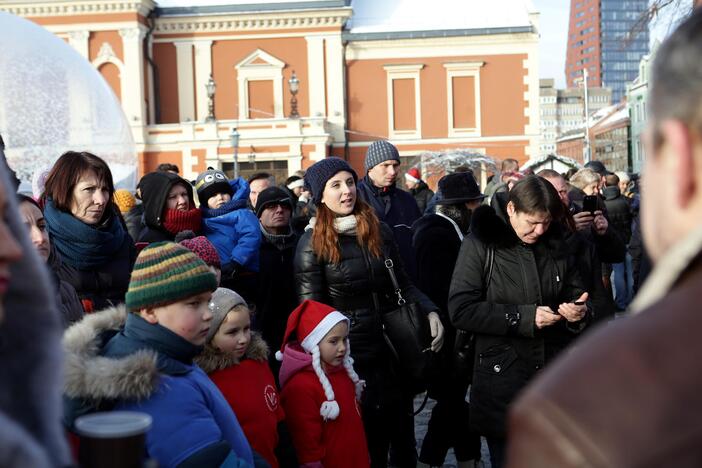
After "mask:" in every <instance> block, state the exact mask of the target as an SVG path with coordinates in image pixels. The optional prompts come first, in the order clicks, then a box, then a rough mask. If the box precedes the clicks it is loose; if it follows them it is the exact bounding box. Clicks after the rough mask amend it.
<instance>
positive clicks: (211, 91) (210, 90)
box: [205, 74, 217, 122]
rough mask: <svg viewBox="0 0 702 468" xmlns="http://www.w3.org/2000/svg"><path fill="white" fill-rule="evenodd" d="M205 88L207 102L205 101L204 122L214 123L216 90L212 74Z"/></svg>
mask: <svg viewBox="0 0 702 468" xmlns="http://www.w3.org/2000/svg"><path fill="white" fill-rule="evenodd" d="M205 88H206V89H207V99H208V101H207V118H206V119H205V122H214V120H215V116H214V95H215V90H216V89H217V85H216V84H215V81H214V79H213V78H212V74H210V79H209V80H208V81H207V84H206V85H205Z"/></svg>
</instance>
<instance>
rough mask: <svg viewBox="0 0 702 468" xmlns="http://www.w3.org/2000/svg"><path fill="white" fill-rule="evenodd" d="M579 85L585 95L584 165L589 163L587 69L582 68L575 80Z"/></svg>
mask: <svg viewBox="0 0 702 468" xmlns="http://www.w3.org/2000/svg"><path fill="white" fill-rule="evenodd" d="M575 81H576V83H577V84H578V85H579V84H580V83H581V82H582V84H583V90H584V95H585V106H584V108H585V148H583V149H584V150H585V154H584V155H583V160H584V161H585V164H587V163H589V162H590V154H591V153H590V102H589V99H588V89H587V68H583V77H582V78H578V79H577V80H575Z"/></svg>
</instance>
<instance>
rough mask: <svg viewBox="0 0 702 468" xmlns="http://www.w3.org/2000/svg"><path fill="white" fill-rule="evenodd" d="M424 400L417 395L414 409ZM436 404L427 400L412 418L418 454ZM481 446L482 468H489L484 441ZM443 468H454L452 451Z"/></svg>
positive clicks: (488, 456)
mask: <svg viewBox="0 0 702 468" xmlns="http://www.w3.org/2000/svg"><path fill="white" fill-rule="evenodd" d="M422 400H424V395H423V394H422V395H419V396H417V398H415V400H414V407H415V408H419V405H421V404H422ZM435 404H436V402H435V401H434V400H432V399H429V400H427V405H426V406H425V407H424V410H422V412H421V413H419V414H418V415H417V416H415V417H414V434H415V436H416V438H417V453H419V451H420V449H421V447H422V441H423V440H424V435H425V434H426V433H427V425H428V424H429V418H430V417H431V410H432V408H433V407H434V405H435ZM482 442H483V444H482V445H483V446H482V449H481V452H482V460H483V467H484V468H491V466H490V455H489V454H488V450H487V444H486V443H485V439H483V440H482ZM443 466H444V468H456V467H457V465H456V457H455V456H454V455H453V449H451V450H449V453H448V456H447V457H446V460H445V461H444V465H443Z"/></svg>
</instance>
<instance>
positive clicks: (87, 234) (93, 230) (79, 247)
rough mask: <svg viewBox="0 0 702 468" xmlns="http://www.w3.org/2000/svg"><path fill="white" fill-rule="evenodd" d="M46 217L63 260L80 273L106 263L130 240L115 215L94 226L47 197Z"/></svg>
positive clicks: (53, 241) (54, 242)
mask: <svg viewBox="0 0 702 468" xmlns="http://www.w3.org/2000/svg"><path fill="white" fill-rule="evenodd" d="M107 209H108V210H109V209H111V207H108V208H107ZM44 218H45V219H46V226H47V228H48V229H49V234H50V235H51V243H52V244H53V245H54V246H55V247H56V250H57V251H58V253H59V254H60V255H61V260H62V261H64V262H66V263H67V264H69V265H70V266H72V267H73V268H76V269H78V270H89V269H91V268H96V267H100V266H102V265H104V264H106V263H107V262H109V261H110V260H112V259H113V258H114V256H115V254H116V253H117V252H118V251H119V250H120V248H122V246H123V245H124V243H125V242H127V241H128V239H129V236H128V235H127V232H126V231H125V230H124V228H123V227H122V223H121V222H120V220H119V218H118V217H117V216H116V215H115V214H114V213H110V214H109V219H108V220H107V221H105V222H104V223H103V224H102V225H101V226H99V227H93V226H91V225H89V224H85V223H84V222H83V221H81V220H79V219H78V218H76V217H75V216H73V215H72V214H70V213H66V212H65V211H61V210H59V209H57V208H56V206H54V202H53V200H52V199H51V198H47V200H46V206H45V207H44Z"/></svg>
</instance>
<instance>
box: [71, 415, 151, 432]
mask: <svg viewBox="0 0 702 468" xmlns="http://www.w3.org/2000/svg"><path fill="white" fill-rule="evenodd" d="M75 428H76V432H77V433H78V434H79V435H81V436H86V437H93V438H97V439H113V438H118V437H131V436H135V435H139V434H144V433H145V432H146V431H148V430H149V428H151V416H149V415H148V414H145V413H139V412H136V411H111V412H105V413H92V414H88V415H85V416H81V417H79V418H78V419H76V422H75Z"/></svg>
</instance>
